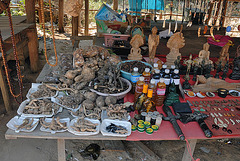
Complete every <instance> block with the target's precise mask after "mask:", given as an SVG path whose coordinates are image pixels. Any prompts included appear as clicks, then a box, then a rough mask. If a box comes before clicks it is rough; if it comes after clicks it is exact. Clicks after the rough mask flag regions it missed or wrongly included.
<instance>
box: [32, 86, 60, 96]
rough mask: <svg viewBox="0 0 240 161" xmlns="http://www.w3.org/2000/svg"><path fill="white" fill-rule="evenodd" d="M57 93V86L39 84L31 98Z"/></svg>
mask: <svg viewBox="0 0 240 161" xmlns="http://www.w3.org/2000/svg"><path fill="white" fill-rule="evenodd" d="M49 87H50V88H49ZM55 94H56V88H55V87H53V86H50V85H46V84H43V85H40V86H38V90H37V91H36V92H34V93H32V94H31V95H30V96H29V97H30V99H34V98H41V97H53V96H54V95H55Z"/></svg>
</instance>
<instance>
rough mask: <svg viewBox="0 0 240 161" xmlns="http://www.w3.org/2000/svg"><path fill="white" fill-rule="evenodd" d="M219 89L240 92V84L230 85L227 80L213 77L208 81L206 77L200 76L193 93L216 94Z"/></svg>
mask: <svg viewBox="0 0 240 161" xmlns="http://www.w3.org/2000/svg"><path fill="white" fill-rule="evenodd" d="M198 83H200V84H198ZM218 88H225V89H227V90H231V89H234V90H240V83H228V82H226V81H225V80H222V79H217V78H213V77H210V78H208V79H206V78H205V77H204V76H202V75H198V76H197V81H196V83H195V84H194V86H193V92H199V91H201V92H216V91H217V89H218Z"/></svg>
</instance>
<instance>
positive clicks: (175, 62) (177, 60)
mask: <svg viewBox="0 0 240 161" xmlns="http://www.w3.org/2000/svg"><path fill="white" fill-rule="evenodd" d="M180 61H181V56H178V57H177V59H176V60H175V61H174V65H175V68H176V69H180V67H181V63H180Z"/></svg>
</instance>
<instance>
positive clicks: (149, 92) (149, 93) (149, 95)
mask: <svg viewBox="0 0 240 161" xmlns="http://www.w3.org/2000/svg"><path fill="white" fill-rule="evenodd" d="M152 94H153V90H152V89H148V94H147V96H148V97H149V98H152Z"/></svg>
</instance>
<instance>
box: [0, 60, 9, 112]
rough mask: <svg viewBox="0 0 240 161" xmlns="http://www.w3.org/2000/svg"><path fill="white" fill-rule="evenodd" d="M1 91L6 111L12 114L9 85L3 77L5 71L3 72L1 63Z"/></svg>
mask: <svg viewBox="0 0 240 161" xmlns="http://www.w3.org/2000/svg"><path fill="white" fill-rule="evenodd" d="M0 90H1V91H2V97H3V102H4V105H5V108H6V111H7V112H10V111H11V106H10V99H9V93H8V88H7V84H6V82H5V79H4V76H3V70H2V65H1V63H0Z"/></svg>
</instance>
